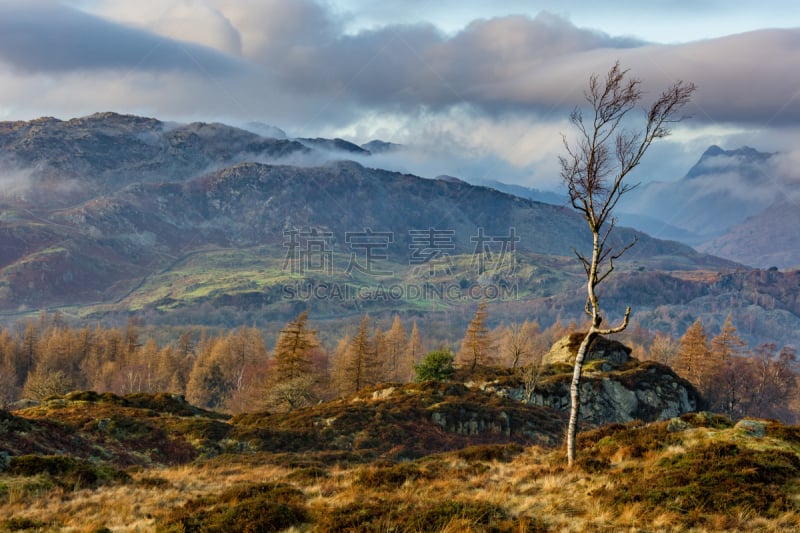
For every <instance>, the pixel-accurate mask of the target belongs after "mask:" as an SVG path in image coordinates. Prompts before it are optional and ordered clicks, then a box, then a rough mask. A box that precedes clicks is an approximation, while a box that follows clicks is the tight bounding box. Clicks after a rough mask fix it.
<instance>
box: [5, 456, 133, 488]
mask: <svg viewBox="0 0 800 533" xmlns="http://www.w3.org/2000/svg"><path fill="white" fill-rule="evenodd" d="M8 472H9V473H10V474H12V475H16V476H25V477H34V476H39V475H45V476H46V477H47V478H48V479H50V480H52V481H53V483H55V484H56V485H58V486H60V487H62V488H64V489H69V490H73V489H75V490H77V489H81V488H87V487H92V488H93V487H97V486H99V485H103V484H106V483H112V482H115V481H116V482H127V481H129V480H130V476H129V475H128V474H126V473H125V472H122V471H120V470H116V469H114V468H112V467H109V466H105V465H98V464H94V463H90V462H89V461H86V460H84V459H75V458H73V457H65V456H61V455H45V456H39V455H21V456H17V457H11V461H10V464H9V468H8Z"/></svg>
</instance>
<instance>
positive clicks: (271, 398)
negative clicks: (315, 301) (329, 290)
mask: <svg viewBox="0 0 800 533" xmlns="http://www.w3.org/2000/svg"><path fill="white" fill-rule="evenodd" d="M318 347H319V341H318V340H317V332H316V331H314V330H312V329H309V328H308V312H307V311H303V312H302V313H300V314H299V315H298V316H297V317H296V318H295V319H294V320H292V321H291V322H289V323H288V324H286V326H285V327H284V328H283V329H282V330H281V332H280V334H279V335H278V340H277V342H276V343H275V350H274V354H273V361H274V366H275V371H274V375H273V376H272V377H271V379H270V380H269V381H270V384H269V390H268V391H267V400H268V405H269V406H270V407H272V408H277V409H280V410H285V411H292V410H293V409H296V408H298V407H303V406H305V405H308V404H310V403H311V402H312V401H313V400H314V398H315V395H314V392H313V386H314V383H315V381H316V376H314V375H313V374H314V368H313V366H314V361H313V352H314V350H315V349H316V348H318Z"/></svg>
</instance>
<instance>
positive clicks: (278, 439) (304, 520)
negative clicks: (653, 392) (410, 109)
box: [0, 383, 800, 532]
mask: <svg viewBox="0 0 800 533" xmlns="http://www.w3.org/2000/svg"><path fill="white" fill-rule="evenodd" d="M437 413H438V414H437ZM553 413H555V412H554V411H552V410H547V409H544V408H531V407H525V406H523V405H521V404H518V403H517V402H513V401H512V400H505V399H502V398H500V397H498V396H497V395H496V394H495V393H492V392H489V391H480V390H479V389H471V390H470V389H467V388H465V387H464V386H463V385H458V384H434V383H429V384H424V385H416V386H408V387H404V388H383V389H374V390H370V391H365V392H364V393H362V394H360V395H358V396H355V397H352V398H349V399H347V400H341V401H338V402H332V403H329V404H324V405H321V406H317V407H314V408H311V409H307V410H302V411H297V412H295V413H291V414H288V415H275V414H273V415H270V414H254V415H242V416H240V417H238V418H235V419H226V418H225V417H221V416H220V415H215V414H214V413H209V412H205V411H201V410H198V409H195V408H192V407H191V406H189V405H187V404H186V403H185V402H182V401H181V400H180V398H176V397H172V396H170V395H133V396H126V397H118V396H113V395H108V394H105V395H97V394H94V393H74V394H72V395H68V396H66V397H64V398H54V399H51V400H48V401H47V402H45V403H44V404H43V405H41V406H37V407H30V408H26V409H21V410H17V411H14V412H11V413H9V412H7V411H0V435H2V437H3V438H2V439H0V530H2V531H22V530H44V531H61V530H80V531H101V530H111V531H116V530H125V529H126V528H132V527H135V528H136V529H137V530H138V531H251V530H253V531H256V530H257V531H280V530H286V529H287V528H288V529H291V528H296V529H299V530H303V531H319V532H327V531H345V530H347V531H375V530H396V531H487V530H489V531H498V532H512V531H575V532H577V531H591V530H629V529H636V530H651V529H653V528H658V529H664V530H676V531H683V530H702V531H729V530H739V531H750V530H764V531H791V530H796V529H797V528H798V527H800V519H798V513H799V512H800V508H798V504H797V501H796V497H795V496H796V480H797V478H798V476H800V432H798V428H796V427H787V426H783V425H781V424H778V423H776V422H770V421H761V420H743V421H740V422H739V423H737V424H735V425H734V424H733V423H732V422H731V421H729V420H727V419H725V418H723V417H720V416H716V415H713V414H709V413H686V414H682V415H680V416H676V417H673V418H670V419H669V420H663V421H658V422H652V423H645V422H643V421H641V420H636V421H633V422H630V423H627V424H619V423H615V424H609V425H605V426H602V427H599V428H594V429H592V430H590V431H586V432H583V433H580V434H579V438H578V466H577V467H576V468H574V469H569V468H567V467H566V464H565V460H564V452H563V450H562V449H561V447H560V445H559V440H558V438H559V436H560V435H561V433H560V432H559V428H563V424H564V419H563V417H559V416H557V414H555V415H554V414H553ZM502 415H505V417H503V416H502ZM503 420H505V422H504V423H499V424H498V423H495V422H499V421H503ZM486 421H490V423H486ZM450 422H453V423H452V424H451V423H450ZM504 424H505V425H504ZM451 426H452V427H451ZM534 442H538V444H534Z"/></svg>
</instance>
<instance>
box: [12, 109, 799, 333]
mask: <svg viewBox="0 0 800 533" xmlns="http://www.w3.org/2000/svg"><path fill="white" fill-rule="evenodd" d="M368 146H369V147H370V148H372V149H375V150H376V152H378V153H380V151H381V150H384V151H385V150H389V151H390V152H391V153H392V154H393V157H399V156H400V155H401V154H402V153H403V152H402V147H399V146H398V145H389V146H388V147H387V146H385V144H382V142H380V141H377V142H376V141H373V142H372V143H368ZM371 154H372V152H371V151H368V150H367V149H366V148H365V147H359V146H357V145H355V144H352V143H349V142H347V141H344V140H339V139H322V138H318V139H317V138H315V139H300V140H292V139H277V138H275V137H269V138H268V137H262V136H260V135H258V134H255V133H253V132H251V131H246V130H243V129H239V128H234V127H230V126H226V125H224V124H204V123H193V124H170V123H165V122H161V121H159V120H156V119H152V118H143V117H134V116H125V115H116V114H113V113H101V114H95V115H91V116H89V117H83V118H79V119H72V120H67V121H61V120H56V119H48V118H45V119H38V120H34V121H30V122H13V123H0V160H1V161H2V162H3V167H2V171H0V182H2V183H4V184H12V183H17V184H19V187H17V188H13V187H10V186H9V187H7V188H4V189H3V190H4V194H3V196H2V197H1V198H0V206H2V213H1V214H0V312H2V313H3V314H5V316H6V317H8V318H9V319H13V318H14V317H17V316H22V315H24V314H25V313H27V312H32V311H36V310H37V309H41V308H60V309H66V310H69V312H70V313H73V314H74V315H75V316H76V317H94V318H98V317H102V316H104V315H105V314H107V313H110V312H113V313H117V312H120V313H130V312H137V313H141V312H146V313H155V315H152V316H154V317H158V318H157V319H158V320H160V321H164V320H166V321H170V320H173V321H180V322H187V321H189V322H192V321H193V322H198V323H207V324H219V323H226V324H227V323H232V322H235V321H236V320H239V319H237V318H236V317H240V316H245V315H242V314H241V313H246V316H247V317H249V318H247V320H276V321H278V320H283V321H285V320H286V319H288V318H291V317H292V316H294V314H296V313H297V312H298V311H299V310H301V309H310V310H311V311H312V312H314V313H316V316H317V317H318V318H328V319H332V320H333V319H338V318H341V317H344V316H351V315H357V314H359V313H363V312H364V310H365V309H367V310H369V311H370V312H371V313H375V314H376V315H377V316H379V315H380V314H381V313H389V312H403V313H409V314H412V315H413V316H425V317H426V319H427V320H428V321H430V323H431V324H433V323H435V322H436V321H437V320H439V321H441V320H445V319H446V320H447V321H449V322H450V323H451V324H450V327H452V325H453V324H452V322H453V321H454V320H455V321H456V323H457V324H460V322H459V321H460V320H462V319H463V320H468V315H469V312H468V311H467V310H468V309H469V307H468V306H469V304H470V301H469V300H466V299H464V300H459V299H455V300H453V299H441V298H440V299H438V300H436V301H435V302H432V301H429V300H413V299H408V298H405V297H404V298H401V299H396V300H391V299H388V300H376V299H375V298H371V299H369V300H367V301H361V300H358V301H352V300H347V299H344V300H341V301H338V300H334V301H332V300H331V299H327V300H318V299H316V300H315V299H313V298H308V297H306V298H301V299H296V298H294V296H296V293H297V291H294V289H293V291H294V292H292V293H291V294H290V296H292V298H287V293H286V284H287V283H291V284H295V285H297V284H310V285H311V286H320V285H321V284H322V285H325V284H328V285H336V286H339V287H345V286H353V287H357V288H358V289H359V290H362V291H366V292H367V293H369V294H373V293H374V292H375V291H376V290H379V289H380V287H381V286H382V285H384V284H385V285H390V284H394V285H396V286H398V287H407V286H414V287H417V288H418V287H422V286H426V287H427V286H428V285H430V286H431V287H433V286H436V285H437V284H439V285H442V286H452V287H455V288H457V289H467V288H469V287H473V286H474V287H478V288H486V287H491V286H501V285H502V287H505V288H508V287H511V286H513V287H514V290H515V291H516V292H515V293H514V297H513V298H512V299H509V300H508V301H505V302H503V305H502V306H500V305H498V306H497V307H496V311H495V312H496V314H497V315H496V316H497V320H502V319H508V320H513V319H517V318H518V317H519V316H535V317H537V319H538V320H541V321H542V323H543V324H547V323H551V322H553V321H555V320H556V319H562V320H572V319H576V318H580V316H581V315H580V313H581V310H582V308H583V300H584V299H585V292H583V291H584V289H583V288H582V286H583V282H584V281H585V278H584V274H583V272H582V271H581V270H580V266H579V264H578V263H577V261H576V260H575V258H574V250H575V249H578V250H584V251H585V250H587V247H588V246H589V244H590V243H589V239H588V238H587V230H586V228H585V221H583V220H582V219H581V218H580V217H579V216H578V215H577V213H575V212H574V210H572V209H571V208H569V207H568V206H565V205H564V203H563V202H561V203H560V205H553V204H549V203H544V202H540V201H535V200H531V199H527V198H521V197H520V196H517V195H514V194H509V193H508V192H503V191H501V190H498V189H503V190H506V191H509V192H518V193H521V194H525V195H526V196H534V197H535V196H536V195H537V194H540V193H541V191H535V190H529V189H524V188H519V187H515V186H506V185H504V184H502V183H499V182H487V184H488V185H490V186H479V185H471V184H469V183H466V182H465V181H463V180H461V179H458V178H455V177H442V178H440V179H426V178H421V177H418V176H414V175H411V174H406V173H400V172H392V171H387V170H382V169H379V168H370V167H369V166H368V164H362V163H358V162H355V161H347V160H346V159H348V155H353V156H357V157H358V159H359V160H360V161H362V162H365V163H367V162H369V161H372V159H371V158H372V157H376V156H374V155H371ZM719 157H723V158H728V159H723V160H722V162H725V161H727V160H730V159H731V158H733V159H736V160H739V161H744V162H745V163H747V162H748V161H751V160H752V161H753V167H754V168H755V165H756V163H755V159H756V158H760V160H761V161H762V162H763V161H764V160H766V161H770V160H771V158H772V157H774V156H764V157H762V156H760V155H757V156H752V157H751V154H747V153H732V154H727V153H724V152H723V153H711V154H707V155H706V156H704V158H705V161H704V162H703V164H704V165H706V168H709V167H710V166H715V168H718V167H720V166H721V165H718V164H717V163H719V162H720V160H714V159H713V158H719ZM337 159H338V160H337ZM374 161H380V160H379V159H375V160H374ZM706 175H708V176H712V174H708V173H706V174H704V172H695V173H694V174H693V176H692V177H691V178H686V180H684V181H687V182H689V181H691V182H692V183H700V182H701V181H702V180H704V179H706ZM677 190H678V188H677V187H676V191H677ZM676 194H678V193H677V192H676ZM541 197H542V198H543V199H544V198H546V197H549V198H552V199H555V198H554V197H552V196H548V195H547V194H546V193H541ZM684 231H685V230H684ZM300 233H304V235H305V236H306V238H309V236H310V237H312V238H311V241H309V242H311V244H309V243H305V244H307V249H305V248H304V249H303V250H305V252H308V253H316V254H317V256H316V257H317V258H322V259H323V260H324V261H328V262H329V263H328V266H330V267H331V268H329V269H327V271H319V270H317V271H313V272H299V273H297V272H293V271H289V270H287V265H288V264H289V263H290V261H289V259H290V257H289V252H290V251H291V250H293V248H292V246H295V247H296V246H298V245H299V244H298V243H295V242H294V241H293V240H292V239H295V238H296V237H297V236H298V235H299V234H300ZM376 235H377V236H378V237H379V238H380V239H382V240H381V242H380V243H379V245H376V244H375V241H374V240H372V241H370V240H369V239H374V238H376V237H375V236H376ZM634 237H635V238H636V239H638V242H637V244H636V246H635V247H633V248H632V249H631V250H630V251H629V252H628V253H627V254H626V256H625V258H624V259H625V260H624V261H622V262H620V263H619V265H617V271H616V272H615V274H614V276H612V278H613V283H610V284H608V286H607V289H606V291H607V292H606V293H605V296H604V298H605V300H604V301H605V302H606V305H607V312H608V313H610V315H611V316H614V315H618V314H621V313H622V312H623V311H624V308H625V306H626V305H628V304H629V303H632V304H634V305H635V306H636V314H635V316H636V317H638V318H637V320H640V322H639V323H640V324H642V325H644V326H646V327H653V328H655V329H661V330H668V331H671V332H673V333H678V334H680V333H682V329H681V328H685V327H686V326H687V325H688V324H690V323H691V322H692V321H693V320H694V319H695V318H697V317H699V316H702V317H703V319H704V321H707V322H708V323H709V324H721V322H722V321H724V318H725V316H727V314H728V313H733V315H734V317H735V318H736V319H737V320H739V321H740V323H741V324H745V323H746V324H749V329H747V330H745V333H744V335H745V337H746V338H747V339H748V341H753V342H755V341H763V340H776V339H779V340H786V339H784V337H785V335H786V334H787V333H786V332H789V331H796V330H798V329H800V307H798V302H800V299H798V298H797V295H796V288H795V289H791V290H790V289H789V288H788V287H789V286H791V285H792V283H794V281H793V280H794V278H793V277H792V275H791V274H790V273H782V272H775V273H770V274H771V275H770V276H769V277H768V278H764V279H762V278H760V277H758V276H756V277H754V278H751V277H748V276H750V274H749V271H748V270H747V269H745V268H743V267H742V266H741V265H740V264H737V263H735V262H732V261H729V260H726V259H721V258H718V257H715V256H713V255H707V254H705V253H701V252H698V251H696V250H694V249H692V248H691V247H689V246H687V245H685V244H681V243H678V242H676V241H674V240H661V239H656V238H652V237H650V236H649V235H647V234H645V233H642V232H640V231H637V230H634V229H629V228H626V227H623V226H620V227H618V228H617V229H616V230H615V231H614V233H613V234H612V241H613V242H612V243H611V244H612V245H613V246H616V247H622V246H624V245H625V244H626V243H628V242H630V241H631V240H632V239H633V238H634ZM358 239H362V241H358ZM364 239H366V240H364ZM437 239H438V240H437ZM504 239H505V240H504ZM787 239H791V236H787ZM312 241H313V242H312ZM511 242H513V243H514V252H515V255H513V261H512V264H511V266H510V267H509V268H508V269H507V270H504V271H503V272H499V271H493V270H485V269H484V268H483V267H480V268H477V266H476V265H478V263H480V261H483V260H484V258H490V259H493V260H494V259H497V258H498V257H502V250H501V248H500V246H501V243H505V244H503V246H508V244H509V243H511ZM781 242H782V241H781ZM313 246H316V247H317V248H313ZM719 249H720V250H721V251H723V252H725V251H726V250H727V249H726V248H725V247H724V246H722V244H720V248H719ZM364 254H373V255H372V260H374V261H375V270H376V271H377V272H379V273H383V274H382V275H384V277H381V276H375V275H374V274H375V273H374V272H373V273H370V272H368V271H366V270H363V269H362V270H363V271H359V270H358V269H355V270H353V265H356V266H358V260H359V258H362V257H364ZM434 257H436V258H437V260H438V261H439V262H438V263H437V264H436V269H434V268H433V266H431V265H430V264H428V263H427V262H426V261H427V260H431V258H434ZM415 259H417V260H418V261H416V262H415V261H414V260H415ZM477 259H480V261H477ZM292 260H294V259H292ZM787 260H788V259H787ZM362 266H363V265H362ZM323 270H324V269H323ZM508 276H511V277H508ZM725 276H733V277H732V278H730V279H728V278H726V277H725ZM722 279H727V280H728V281H726V282H725V283H721V282H720V280H722ZM498 284H499V285H498ZM365 306H366V307H365ZM441 311H446V312H447V313H448V314H442V313H441ZM453 313H455V314H453ZM170 317H173V318H170ZM456 317H461V318H456ZM666 317H669V318H666ZM743 330H744V328H743ZM776 332H777V335H781V337H780V338H779V337H776V336H775V335H776ZM781 332H782V333H781Z"/></svg>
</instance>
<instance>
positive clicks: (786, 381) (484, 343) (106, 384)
mask: <svg viewBox="0 0 800 533" xmlns="http://www.w3.org/2000/svg"><path fill="white" fill-rule="evenodd" d="M410 322H411V323H408V321H407V322H404V321H403V320H402V319H401V318H400V316H398V315H394V316H393V317H391V319H390V320H388V321H386V320H376V319H373V318H372V317H370V316H369V315H365V316H364V317H363V318H362V319H361V320H360V321H359V323H358V325H357V326H354V327H353V328H352V330H351V331H345V332H343V333H342V335H341V337H338V339H334V341H333V342H331V343H330V344H331V346H324V345H323V343H322V342H320V340H319V335H318V331H317V330H316V329H315V327H314V325H313V324H312V323H311V322H310V320H309V317H308V313H307V312H303V313H301V314H300V315H298V316H297V317H295V318H294V319H293V320H291V321H290V322H288V323H287V324H285V325H284V326H283V327H282V328H281V330H280V331H279V332H278V334H277V338H276V340H275V342H274V343H272V345H271V346H268V345H267V342H266V341H265V334H264V332H263V331H262V330H260V329H258V328H255V327H248V326H243V327H240V328H236V329H230V330H219V331H214V332H209V331H208V330H206V329H203V328H188V329H186V330H184V331H179V332H178V333H175V334H173V335H172V337H173V338H171V339H170V340H167V341H163V340H162V341H159V340H157V337H158V338H161V337H164V336H165V335H164V334H163V332H159V331H158V330H155V331H152V330H150V329H147V328H144V327H142V326H141V325H140V324H139V323H137V321H136V320H129V321H128V323H127V324H126V325H125V326H124V327H105V326H103V325H100V324H96V325H93V326H78V327H75V326H71V325H69V324H67V323H66V321H65V320H64V318H63V317H62V316H61V315H59V314H57V313H56V314H47V313H41V314H40V315H39V317H38V318H36V319H29V320H27V321H24V322H21V323H19V324H17V325H16V326H12V327H6V328H4V329H2V330H0V407H8V406H10V405H12V404H14V403H15V402H18V401H20V400H23V399H30V400H43V399H45V398H47V397H50V396H55V395H62V394H64V393H66V392H69V391H71V390H94V391H97V392H113V393H116V394H131V393H137V392H170V393H174V394H179V395H183V396H185V397H186V399H187V400H188V401H189V402H191V403H192V404H194V405H197V406H200V407H204V408H209V409H215V410H222V411H227V412H232V413H236V412H245V411H256V410H271V411H290V410H293V409H297V408H300V407H304V406H308V405H312V404H314V403H316V402H319V401H322V400H328V399H332V398H336V397H341V396H347V395H349V394H352V393H354V392H357V391H359V390H361V389H363V388H365V387H368V386H373V385H377V384H380V383H387V382H391V383H406V382H410V381H412V380H415V379H426V378H437V379H438V378H443V377H446V376H448V375H450V373H452V372H451V371H452V366H451V365H454V366H455V367H457V368H459V369H460V371H461V372H462V373H467V374H468V373H471V372H475V371H477V370H478V369H480V368H483V367H503V368H509V369H512V370H513V371H515V372H518V375H519V376H520V377H521V379H522V380H523V382H524V383H525V384H526V387H530V388H531V390H532V388H533V387H535V383H536V379H537V378H538V376H539V374H540V373H541V366H542V357H543V355H544V354H545V353H546V352H547V351H548V349H549V348H550V346H551V345H552V344H553V343H554V342H555V341H556V340H558V339H559V338H561V337H563V336H564V335H567V334H570V333H573V332H576V331H582V329H581V328H583V327H585V326H586V325H585V324H580V325H579V324H576V323H575V322H572V323H569V324H566V325H565V324H562V323H561V322H560V321H556V323H554V324H552V325H550V326H549V327H547V328H544V329H543V328H541V327H540V325H539V324H538V323H537V322H536V321H523V322H520V323H517V322H512V323H501V324H499V325H497V326H495V327H490V326H489V324H490V317H489V310H488V308H487V306H486V304H485V303H481V304H479V305H478V307H477V310H476V311H475V313H474V316H473V318H472V320H471V321H470V323H469V325H468V326H467V328H466V330H465V331H464V333H463V338H462V340H461V341H460V343H459V345H458V346H457V347H456V346H450V345H448V344H447V343H445V342H443V341H440V340H438V339H435V338H430V337H426V336H424V335H423V334H422V332H421V331H420V328H419V327H418V324H417V322H416V321H415V320H412V321H410ZM621 340H623V341H624V342H625V343H626V344H628V345H629V346H631V347H632V348H633V355H634V356H635V357H637V358H638V359H649V360H655V361H658V362H660V363H663V364H666V365H668V366H671V367H673V368H674V369H675V370H676V372H677V373H678V374H679V375H681V376H682V377H684V378H686V379H687V380H689V381H690V382H692V383H693V384H694V385H695V386H696V387H697V388H698V390H699V391H700V392H701V393H702V395H703V397H704V398H705V399H706V401H707V403H708V408H709V409H711V410H714V411H716V412H720V413H724V414H726V415H728V416H730V417H731V418H734V419H736V418H741V417H744V416H758V417H773V418H779V419H781V420H784V421H787V422H794V421H796V420H797V418H798V417H797V413H798V408H797V405H796V404H797V402H798V400H800V398H798V396H800V395H799V394H798V391H799V390H800V389H798V382H797V381H798V374H800V369H799V368H798V361H797V354H796V351H795V350H794V348H792V347H790V346H784V347H780V348H779V347H778V346H776V345H775V344H771V343H768V344H762V345H760V346H757V347H755V348H752V349H751V348H750V347H749V346H747V344H746V343H745V342H744V341H742V340H741V338H739V336H738V335H737V333H736V329H735V327H734V326H733V324H732V321H731V319H730V317H729V318H728V320H727V321H726V322H725V325H723V327H722V329H721V330H720V331H719V333H717V334H716V335H714V336H710V335H709V333H707V332H706V331H705V329H704V327H703V325H702V323H701V322H700V321H699V320H698V321H697V322H695V323H694V324H693V325H692V326H691V327H690V328H688V330H687V331H686V333H685V334H684V335H683V336H682V337H681V338H679V339H675V338H673V337H671V336H669V335H668V334H664V333H659V332H656V333H653V332H650V331H648V330H646V329H644V328H641V327H639V326H637V325H634V326H633V327H632V328H630V329H629V331H627V332H626V333H625V335H624V336H623V339H621ZM456 348H458V349H456ZM426 356H427V357H426ZM448 368H450V371H448Z"/></svg>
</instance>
